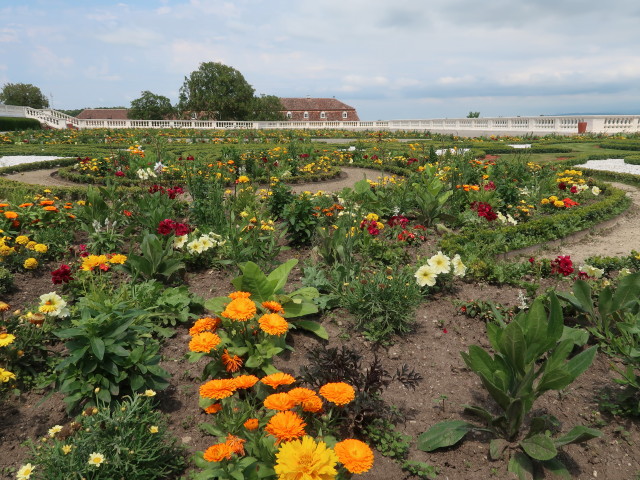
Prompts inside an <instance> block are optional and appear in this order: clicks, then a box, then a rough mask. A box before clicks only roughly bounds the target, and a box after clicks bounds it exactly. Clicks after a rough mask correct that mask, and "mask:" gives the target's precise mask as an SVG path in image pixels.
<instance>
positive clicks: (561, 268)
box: [551, 255, 574, 277]
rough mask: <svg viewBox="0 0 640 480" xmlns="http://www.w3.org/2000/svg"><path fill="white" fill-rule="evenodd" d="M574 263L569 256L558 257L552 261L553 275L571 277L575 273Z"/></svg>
mask: <svg viewBox="0 0 640 480" xmlns="http://www.w3.org/2000/svg"><path fill="white" fill-rule="evenodd" d="M573 271H574V270H573V262H572V261H571V257H570V256H569V255H558V256H557V257H556V258H555V259H554V260H552V261H551V273H557V274H560V275H564V276H565V277H566V276H567V275H571V274H572V273H573Z"/></svg>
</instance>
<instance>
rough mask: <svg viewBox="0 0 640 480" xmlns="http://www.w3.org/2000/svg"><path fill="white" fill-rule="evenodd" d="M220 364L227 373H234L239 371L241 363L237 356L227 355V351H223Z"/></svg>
mask: <svg viewBox="0 0 640 480" xmlns="http://www.w3.org/2000/svg"><path fill="white" fill-rule="evenodd" d="M221 360H222V364H223V365H224V368H225V369H226V370H227V372H230V373H234V372H237V371H238V370H240V367H242V364H243V361H242V358H240V357H239V356H238V355H229V352H228V351H227V349H226V348H225V349H224V353H223V354H222V356H221Z"/></svg>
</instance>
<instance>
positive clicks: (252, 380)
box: [233, 375, 258, 390]
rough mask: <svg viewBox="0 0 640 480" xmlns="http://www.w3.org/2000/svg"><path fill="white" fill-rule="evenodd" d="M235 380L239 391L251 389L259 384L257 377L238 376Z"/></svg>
mask: <svg viewBox="0 0 640 480" xmlns="http://www.w3.org/2000/svg"><path fill="white" fill-rule="evenodd" d="M233 380H234V382H235V384H236V388H237V389H238V390H240V389H246V388H251V387H253V386H254V385H255V384H256V383H258V377H256V376H255V375H238V376H237V377H235V378H234V379H233Z"/></svg>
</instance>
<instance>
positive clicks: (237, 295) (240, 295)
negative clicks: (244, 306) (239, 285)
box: [229, 292, 251, 300]
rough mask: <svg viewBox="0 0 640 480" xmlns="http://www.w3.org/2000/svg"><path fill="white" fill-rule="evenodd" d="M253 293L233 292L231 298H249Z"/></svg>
mask: <svg viewBox="0 0 640 480" xmlns="http://www.w3.org/2000/svg"><path fill="white" fill-rule="evenodd" d="M250 296H251V294H250V293H249V292H233V293H230V294H229V298H230V299H231V300H235V299H236V298H249V297H250Z"/></svg>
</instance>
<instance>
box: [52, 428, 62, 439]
mask: <svg viewBox="0 0 640 480" xmlns="http://www.w3.org/2000/svg"><path fill="white" fill-rule="evenodd" d="M61 430H62V425H54V426H53V427H51V428H50V429H49V436H50V437H55V436H56V433H58V432H60V431H61Z"/></svg>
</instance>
